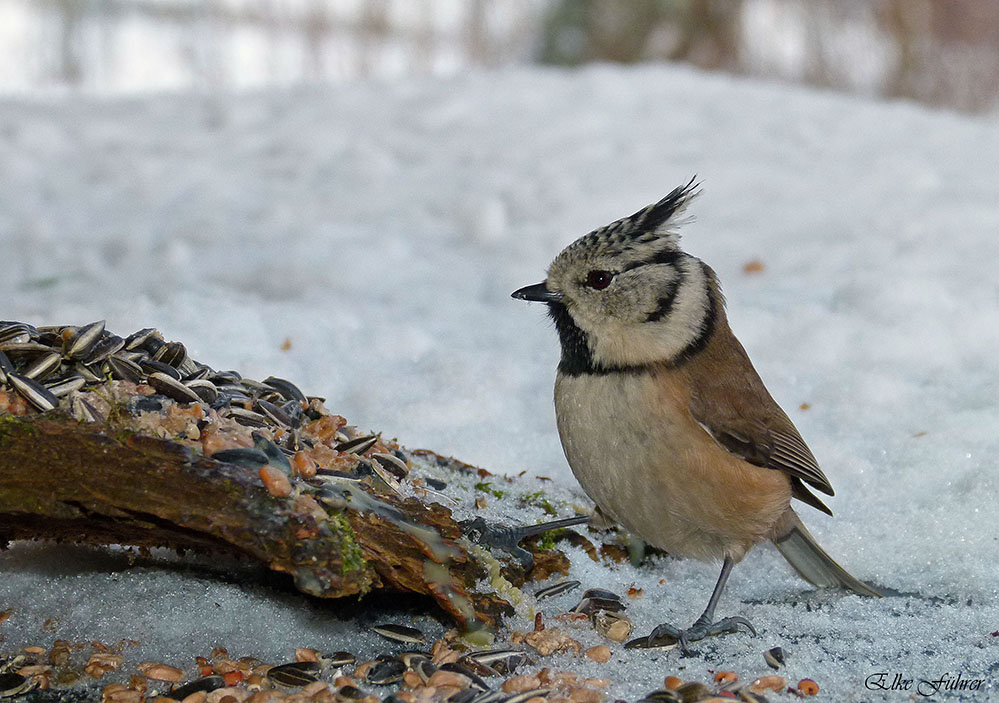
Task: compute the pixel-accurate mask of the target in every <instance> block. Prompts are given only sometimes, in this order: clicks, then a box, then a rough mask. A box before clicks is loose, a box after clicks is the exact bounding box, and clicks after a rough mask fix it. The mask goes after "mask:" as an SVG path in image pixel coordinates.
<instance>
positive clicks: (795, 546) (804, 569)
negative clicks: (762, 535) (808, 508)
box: [773, 508, 881, 598]
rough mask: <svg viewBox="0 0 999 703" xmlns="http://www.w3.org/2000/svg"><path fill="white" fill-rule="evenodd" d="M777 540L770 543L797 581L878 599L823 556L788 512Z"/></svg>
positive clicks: (815, 543) (822, 550)
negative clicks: (781, 556)
mask: <svg viewBox="0 0 999 703" xmlns="http://www.w3.org/2000/svg"><path fill="white" fill-rule="evenodd" d="M777 533H778V535H779V536H778V537H775V538H774V540H773V542H774V545H775V546H776V547H777V549H778V550H779V551H780V553H781V554H783V555H784V558H785V559H787V561H788V563H789V564H790V565H791V566H793V567H794V570H795V571H797V572H798V575H799V576H801V578H803V579H805V580H806V581H808V582H809V583H810V584H812V585H813V586H818V587H819V588H845V589H847V590H850V591H853V592H854V593H858V594H860V595H862V596H872V597H875V598H880V597H881V594H880V593H878V591H876V590H875V589H874V588H871V587H870V586H868V585H867V584H866V583H864V582H863V581H860V580H859V579H856V578H854V577H853V576H851V575H850V574H849V573H848V572H847V570H846V569H844V568H843V567H842V566H840V565H839V564H837V563H836V562H835V560H833V558H832V557H831V556H829V555H828V554H827V553H826V550H824V549H823V548H822V547H820V546H819V543H818V542H816V541H815V538H814V537H812V535H811V533H809V531H808V530H807V529H806V528H805V526H804V525H803V524H802V522H801V520H800V519H799V518H798V515H797V514H796V513H795V512H794V511H793V510H791V509H790V508H788V510H787V512H785V513H784V515H783V516H782V517H781V525H780V527H779V529H778V532H777Z"/></svg>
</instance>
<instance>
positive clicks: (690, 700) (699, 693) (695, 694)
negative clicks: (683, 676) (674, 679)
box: [676, 681, 711, 703]
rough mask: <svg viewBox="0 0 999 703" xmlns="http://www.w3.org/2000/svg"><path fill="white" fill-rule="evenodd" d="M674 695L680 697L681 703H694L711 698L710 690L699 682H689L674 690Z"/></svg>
mask: <svg viewBox="0 0 999 703" xmlns="http://www.w3.org/2000/svg"><path fill="white" fill-rule="evenodd" d="M676 693H677V694H678V695H679V696H680V699H681V700H682V701H683V703H694V702H695V701H699V700H701V699H702V698H708V697H709V696H711V689H710V688H708V687H707V685H706V684H703V683H701V682H700V681H691V682H690V683H685V684H683V685H682V686H680V688H678V689H676Z"/></svg>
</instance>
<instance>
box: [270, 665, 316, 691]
mask: <svg viewBox="0 0 999 703" xmlns="http://www.w3.org/2000/svg"><path fill="white" fill-rule="evenodd" d="M320 671H322V666H321V665H320V664H317V663H316V662H291V663H290V664H281V665H280V666H275V667H273V668H271V669H270V670H269V671H268V672H267V678H268V679H270V680H271V681H272V682H274V683H276V684H277V685H278V686H284V687H286V688H298V687H300V686H308V685H309V684H310V683H312V682H314V681H318V680H319V676H318V674H319V672H320Z"/></svg>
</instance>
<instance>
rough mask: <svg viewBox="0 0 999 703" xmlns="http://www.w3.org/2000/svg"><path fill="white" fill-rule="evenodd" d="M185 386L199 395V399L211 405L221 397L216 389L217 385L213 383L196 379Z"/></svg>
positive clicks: (185, 383)
mask: <svg viewBox="0 0 999 703" xmlns="http://www.w3.org/2000/svg"><path fill="white" fill-rule="evenodd" d="M184 385H185V386H187V387H188V388H190V389H191V390H192V391H194V392H195V393H197V394H198V397H199V398H201V399H202V400H203V401H205V402H206V403H208V404H209V405H211V404H212V403H214V402H215V401H216V400H217V399H218V397H219V392H218V389H216V388H215V384H214V383H212V382H211V381H205V380H203V379H197V378H196V379H194V380H192V381H185V382H184Z"/></svg>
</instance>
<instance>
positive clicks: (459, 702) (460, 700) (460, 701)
mask: <svg viewBox="0 0 999 703" xmlns="http://www.w3.org/2000/svg"><path fill="white" fill-rule="evenodd" d="M480 693H482V691H479V690H478V689H475V688H466V689H464V690H462V691H458V692H457V693H456V694H454V695H453V696H451V697H450V698H448V699H447V703H472V699H473V698H475V697H476V696H478V695H479V694H480Z"/></svg>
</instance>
